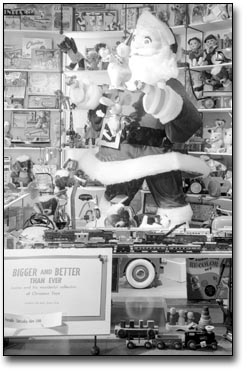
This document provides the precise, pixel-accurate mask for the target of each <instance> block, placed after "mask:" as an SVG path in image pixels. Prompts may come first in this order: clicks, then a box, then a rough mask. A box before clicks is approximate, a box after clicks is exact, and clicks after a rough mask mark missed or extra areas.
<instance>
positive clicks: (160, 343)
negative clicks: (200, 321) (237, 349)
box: [115, 320, 218, 350]
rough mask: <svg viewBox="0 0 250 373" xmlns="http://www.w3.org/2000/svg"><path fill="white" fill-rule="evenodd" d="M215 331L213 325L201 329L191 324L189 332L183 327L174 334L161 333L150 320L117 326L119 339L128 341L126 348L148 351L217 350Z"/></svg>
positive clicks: (132, 321) (123, 323)
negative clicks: (152, 349) (153, 349)
mask: <svg viewBox="0 0 250 373" xmlns="http://www.w3.org/2000/svg"><path fill="white" fill-rule="evenodd" d="M213 330H214V327H213V326H212V325H205V326H203V327H201V326H200V327H199V326H197V325H195V326H194V324H191V326H190V327H189V328H188V330H183V327H181V326H179V330H177V331H176V332H175V334H173V333H171V332H170V333H168V332H167V331H163V332H160V331H159V327H158V326H157V325H155V323H154V321H153V320H148V321H147V323H146V324H144V321H143V320H139V324H137V325H135V322H134V320H130V321H129V324H126V322H125V321H124V320H122V321H121V322H120V324H119V325H116V326H115V335H116V337H117V338H120V339H126V346H127V348H129V349H133V348H135V347H137V346H141V347H144V348H146V349H151V348H157V349H159V350H163V349H175V350H180V349H189V350H196V349H204V348H209V349H211V350H217V346H218V342H217V340H216V338H215V333H214V331H213Z"/></svg>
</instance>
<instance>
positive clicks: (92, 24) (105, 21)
mask: <svg viewBox="0 0 250 373" xmlns="http://www.w3.org/2000/svg"><path fill="white" fill-rule="evenodd" d="M83 9H84V8H83ZM83 9H82V8H77V9H76V11H75V16H74V28H75V30H76V31H109V30H114V29H116V30H117V28H118V26H117V11H116V10H108V11H99V12H96V11H92V12H89V11H87V12H86V10H85V11H84V10H83Z"/></svg>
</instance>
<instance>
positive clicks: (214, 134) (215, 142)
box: [205, 128, 224, 153]
mask: <svg viewBox="0 0 250 373" xmlns="http://www.w3.org/2000/svg"><path fill="white" fill-rule="evenodd" d="M208 133H209V134H210V137H209V139H207V144H209V145H210V147H208V148H205V152H208V153H222V152H223V151H224V147H223V146H224V141H223V132H222V130H221V129H220V128H211V129H209V130H208Z"/></svg>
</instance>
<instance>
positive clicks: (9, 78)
mask: <svg viewBox="0 0 250 373" xmlns="http://www.w3.org/2000/svg"><path fill="white" fill-rule="evenodd" d="M26 84H27V73H26V72H20V71H6V72H5V73H4V87H5V88H4V97H5V98H6V99H10V98H15V99H22V100H23V99H24V97H25V92H26Z"/></svg>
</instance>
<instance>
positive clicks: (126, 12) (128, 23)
mask: <svg viewBox="0 0 250 373" xmlns="http://www.w3.org/2000/svg"><path fill="white" fill-rule="evenodd" d="M120 16H121V19H120V24H121V28H122V29H123V30H128V31H130V30H133V29H135V27H136V22H137V19H138V16H139V9H138V8H127V9H122V10H121V14H120Z"/></svg>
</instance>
